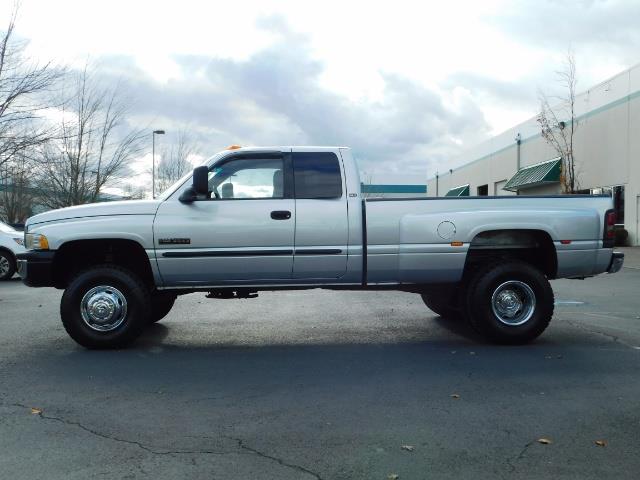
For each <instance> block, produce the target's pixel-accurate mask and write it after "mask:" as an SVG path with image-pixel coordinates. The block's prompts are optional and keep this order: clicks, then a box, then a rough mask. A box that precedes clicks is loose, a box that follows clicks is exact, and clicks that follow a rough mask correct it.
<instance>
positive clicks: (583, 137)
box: [427, 65, 640, 245]
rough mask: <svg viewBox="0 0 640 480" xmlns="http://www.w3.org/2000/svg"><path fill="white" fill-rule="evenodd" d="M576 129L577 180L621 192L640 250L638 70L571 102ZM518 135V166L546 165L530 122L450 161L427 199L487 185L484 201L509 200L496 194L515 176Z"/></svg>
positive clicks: (550, 189) (553, 189)
mask: <svg viewBox="0 0 640 480" xmlns="http://www.w3.org/2000/svg"><path fill="white" fill-rule="evenodd" d="M576 111H577V118H578V125H577V128H576V132H575V145H574V152H575V158H576V170H577V178H578V182H579V185H580V188H582V189H592V188H599V187H611V186H617V185H624V187H625V228H626V229H627V230H628V231H629V236H630V240H631V243H632V244H633V245H640V225H639V222H638V220H639V217H640V212H639V211H638V208H640V65H638V66H636V67H633V68H631V69H629V70H627V71H625V72H622V73H620V74H619V75H616V76H615V77H613V78H611V79H609V80H607V81H605V82H602V83H600V84H599V85H596V86H594V87H593V88H591V89H590V90H588V91H586V92H584V93H582V94H580V95H579V96H578V97H577V98H576ZM518 134H520V138H521V139H522V140H521V145H520V166H521V167H526V166H529V165H533V164H535V163H538V162H542V161H545V160H550V159H552V158H554V157H556V156H557V153H556V152H555V151H554V150H553V149H552V148H551V147H550V146H549V145H548V144H547V143H546V142H545V141H544V139H543V138H542V137H541V136H540V129H539V126H538V124H537V122H536V120H535V117H534V118H531V119H529V120H527V121H526V122H523V123H521V124H520V125H516V126H515V127H513V128H511V129H509V130H507V131H506V132H504V133H502V134H500V135H498V136H496V137H494V138H492V139H490V140H488V141H487V142H484V143H482V144H480V145H478V146H476V147H474V148H472V149H470V150H469V151H467V152H465V153H464V154H463V155H461V156H460V157H458V158H457V159H454V161H452V165H458V166H457V168H453V169H452V170H453V171H452V172H451V173H450V172H444V173H441V174H440V175H439V176H438V178H437V179H436V178H435V177H434V178H431V179H429V180H428V181H427V191H428V195H429V196H435V195H436V184H437V191H438V195H439V196H444V195H445V194H446V193H447V191H448V190H449V189H450V188H452V187H455V186H458V185H464V184H466V183H468V184H470V192H471V195H475V194H476V192H477V188H478V186H479V185H485V184H487V185H489V195H496V194H497V195H509V194H511V192H506V191H504V190H500V187H501V186H503V185H504V181H505V180H508V179H510V178H511V177H512V176H513V175H514V174H515V173H516V172H517V162H518V147H517V144H516V141H515V139H516V136H517V135H518ZM521 193H526V194H534V195H538V194H540V195H542V194H549V193H560V185H559V184H556V185H545V186H543V187H536V188H534V189H529V190H528V191H526V192H525V191H522V192H521Z"/></svg>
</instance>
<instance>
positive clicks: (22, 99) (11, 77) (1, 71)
mask: <svg viewBox="0 0 640 480" xmlns="http://www.w3.org/2000/svg"><path fill="white" fill-rule="evenodd" d="M17 14H18V4H17V3H16V4H15V6H14V8H13V11H12V13H11V17H10V18H9V23H8V26H7V29H6V30H5V32H4V33H3V34H1V37H0V165H2V164H4V163H6V162H8V161H10V160H11V158H13V156H15V155H18V154H20V153H24V152H25V151H27V150H29V149H31V148H33V147H34V146H38V145H42V144H43V143H45V142H47V141H48V140H49V139H50V138H51V136H52V134H53V130H52V129H51V128H50V127H49V126H47V125H46V123H44V122H43V121H42V118H41V114H42V112H43V110H45V109H46V108H47V107H48V104H47V103H46V102H45V101H44V100H43V99H42V98H41V97H42V94H43V93H45V92H47V91H48V90H49V89H50V88H51V87H52V86H53V85H54V84H55V82H56V80H58V78H59V77H60V75H61V74H62V70H60V69H57V68H54V66H53V65H52V64H51V63H46V64H44V65H39V64H37V63H35V62H31V61H30V60H29V59H26V58H25V57H24V49H25V46H26V44H25V42H20V41H17V40H14V39H13V34H14V28H15V22H16V17H17Z"/></svg>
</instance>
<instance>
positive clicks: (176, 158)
mask: <svg viewBox="0 0 640 480" xmlns="http://www.w3.org/2000/svg"><path fill="white" fill-rule="evenodd" d="M197 153H198V146H197V145H196V144H195V143H194V142H193V141H192V138H191V137H190V136H189V134H188V133H186V132H185V131H180V132H178V136H177V138H176V141H175V142H173V143H171V145H170V146H169V147H167V148H164V149H163V150H162V151H161V154H160V162H158V166H157V168H156V185H157V189H158V190H157V191H158V192H163V191H164V190H166V189H167V188H169V187H170V186H171V185H173V184H174V183H175V182H177V181H178V180H180V179H181V178H182V177H183V176H185V175H186V174H187V173H188V172H189V171H191V169H192V168H193V164H192V163H191V162H190V161H189V157H191V156H192V155H197Z"/></svg>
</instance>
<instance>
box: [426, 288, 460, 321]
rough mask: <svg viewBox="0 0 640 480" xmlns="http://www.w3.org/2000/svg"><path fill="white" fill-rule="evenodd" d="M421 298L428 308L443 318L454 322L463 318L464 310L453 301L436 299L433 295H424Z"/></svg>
mask: <svg viewBox="0 0 640 480" xmlns="http://www.w3.org/2000/svg"><path fill="white" fill-rule="evenodd" d="M420 296H421V297H422V301H423V302H424V304H425V305H426V306H427V308H428V309H429V310H431V311H432V312H434V313H435V314H436V315H440V316H441V317H442V318H448V319H452V320H453V319H457V318H461V317H462V316H463V314H462V310H461V309H460V308H458V307H456V306H455V305H454V304H453V303H452V302H451V301H447V300H440V299H436V298H434V295H433V294H427V293H423V294H421V295H420Z"/></svg>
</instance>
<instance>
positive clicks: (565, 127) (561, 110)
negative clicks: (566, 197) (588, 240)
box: [536, 50, 580, 193]
mask: <svg viewBox="0 0 640 480" xmlns="http://www.w3.org/2000/svg"><path fill="white" fill-rule="evenodd" d="M556 73H557V76H558V83H559V84H560V86H561V87H562V88H563V90H564V93H563V94H562V95H560V96H548V95H546V94H545V93H544V92H540V93H539V95H538V96H539V100H540V113H538V117H537V118H536V120H537V122H538V124H539V125H540V128H541V134H542V137H543V138H544V139H545V141H546V142H547V143H548V144H549V145H551V147H552V148H553V149H554V150H555V151H556V153H557V154H558V156H559V157H560V158H561V159H562V172H561V175H560V182H561V184H562V189H563V191H564V192H565V193H575V192H576V191H577V190H578V189H579V188H580V186H579V182H578V178H577V176H576V165H575V156H574V150H573V143H574V137H575V132H576V129H577V127H578V122H577V120H576V111H575V106H576V83H577V78H576V61H575V57H574V55H573V52H572V51H571V50H569V51H568V52H567V55H566V57H565V64H564V69H563V70H561V71H558V72H556ZM552 102H553V103H554V106H553V107H552V106H551V103H552Z"/></svg>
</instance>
